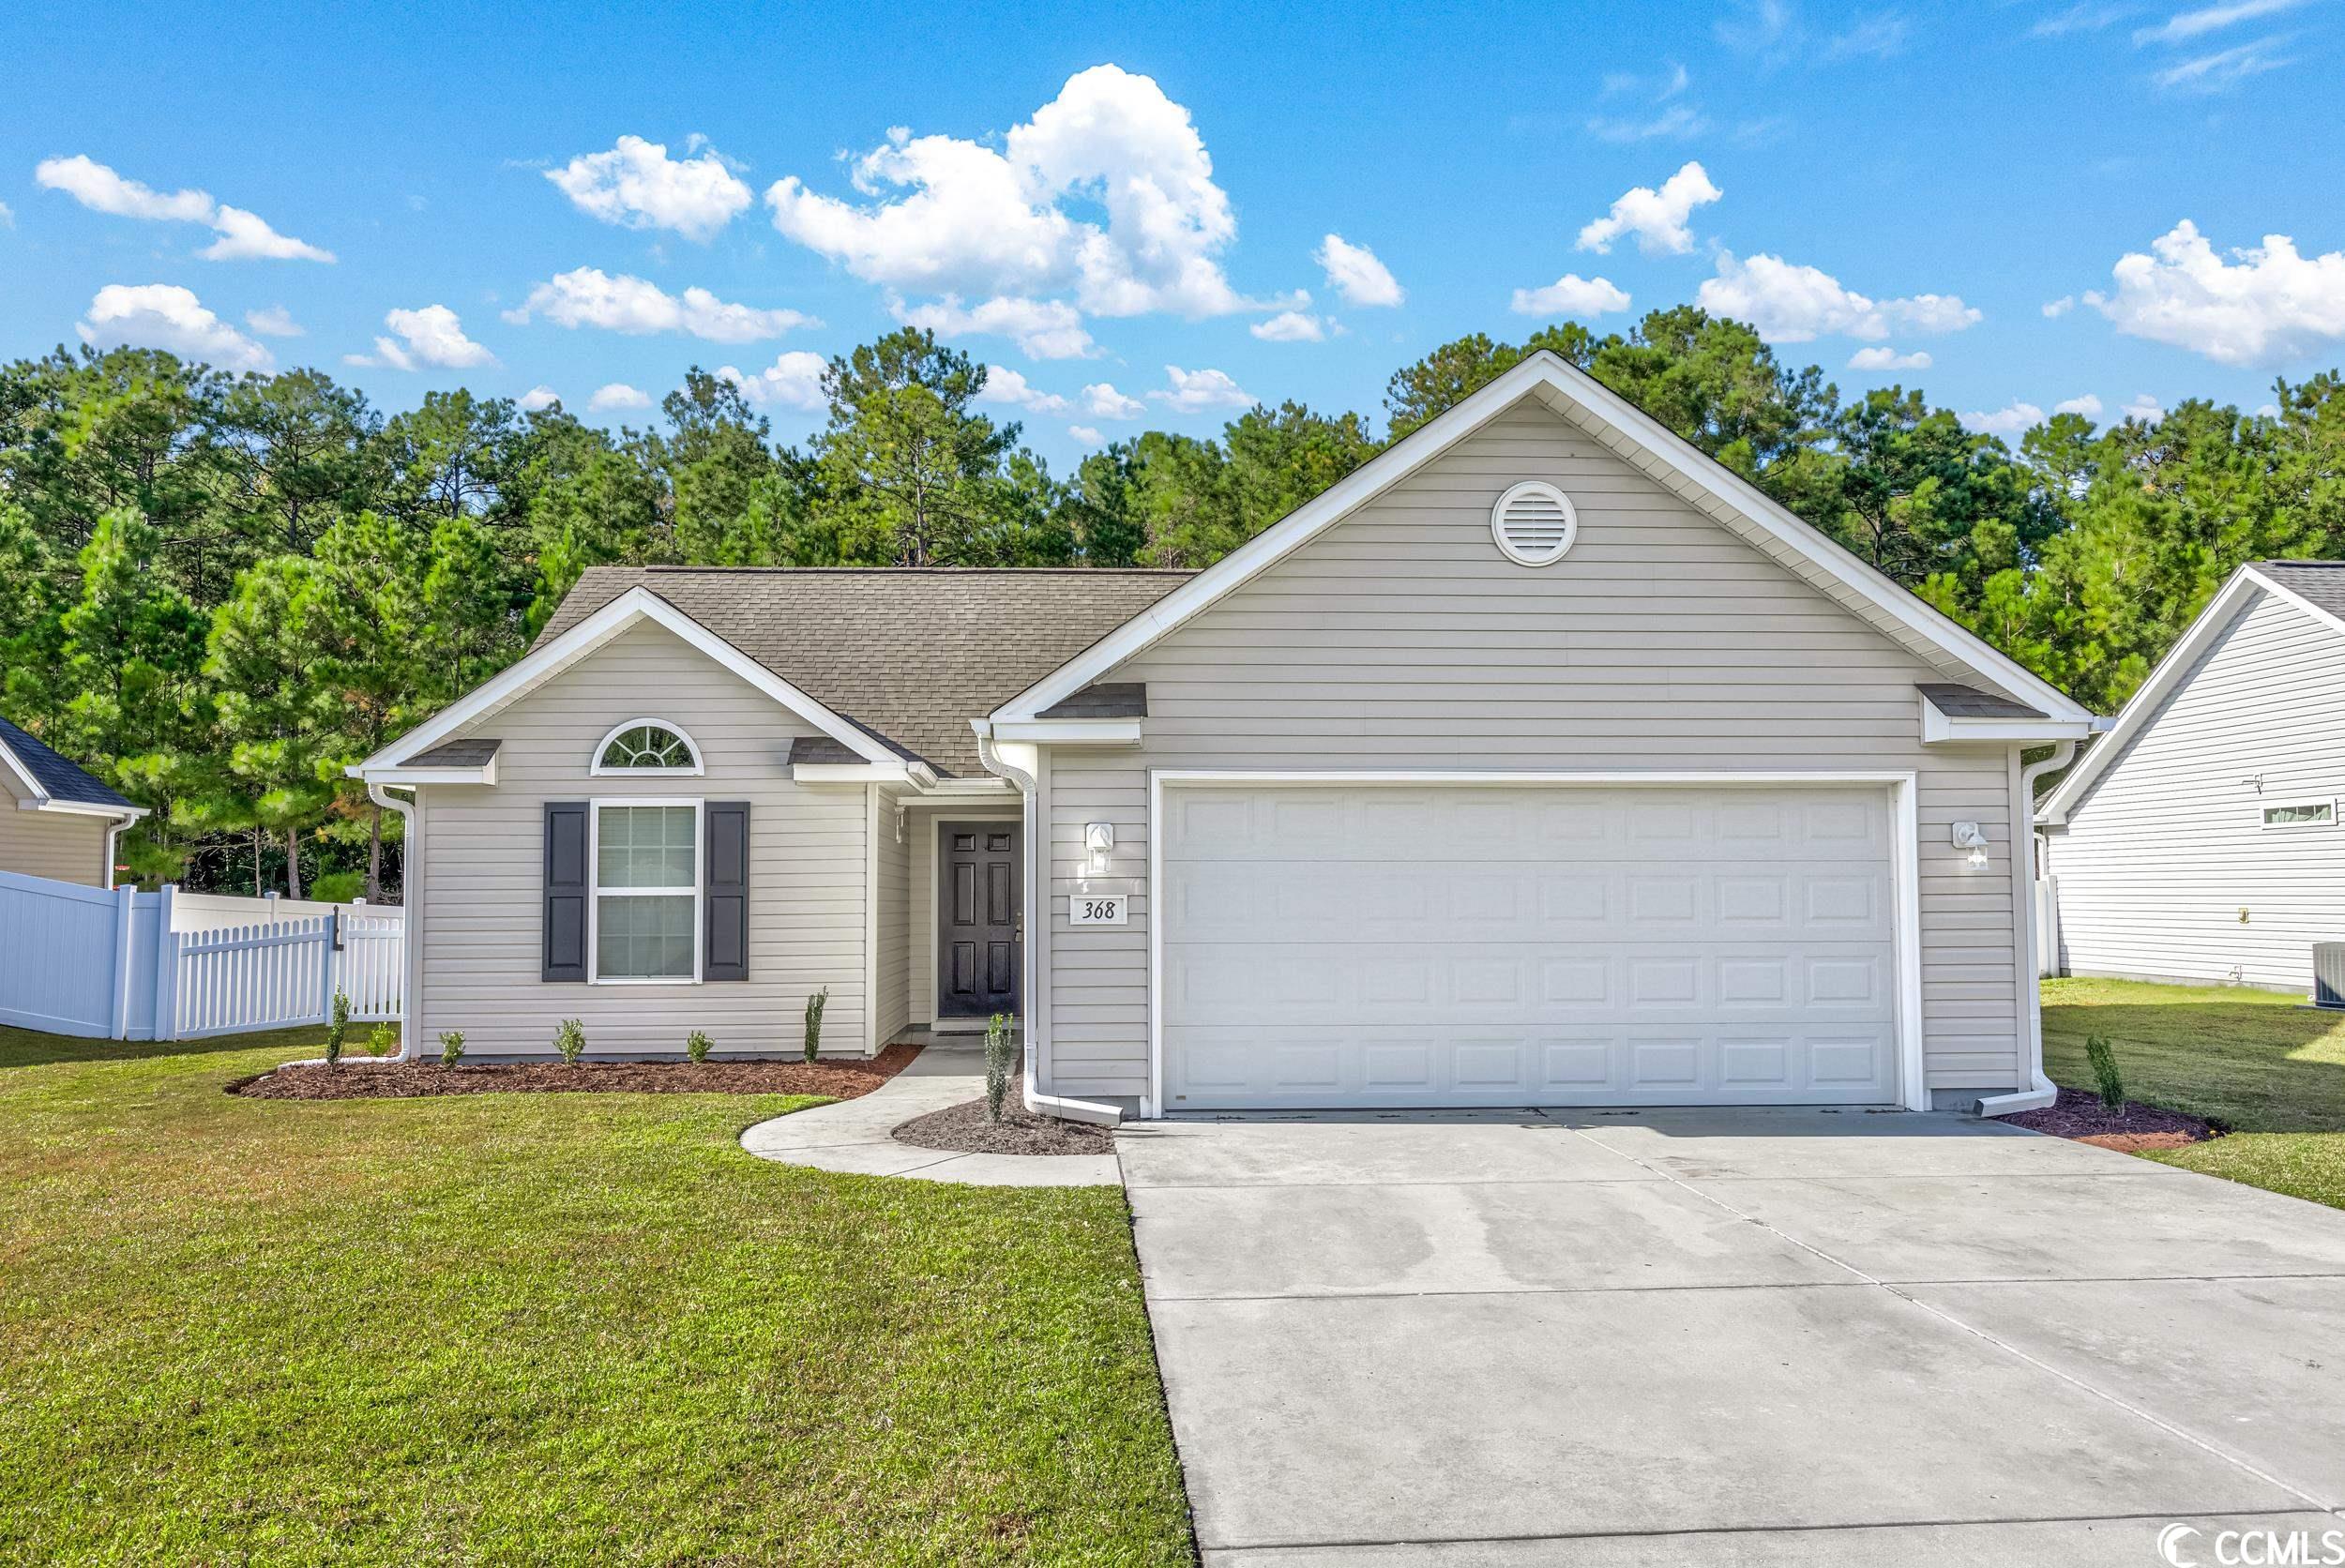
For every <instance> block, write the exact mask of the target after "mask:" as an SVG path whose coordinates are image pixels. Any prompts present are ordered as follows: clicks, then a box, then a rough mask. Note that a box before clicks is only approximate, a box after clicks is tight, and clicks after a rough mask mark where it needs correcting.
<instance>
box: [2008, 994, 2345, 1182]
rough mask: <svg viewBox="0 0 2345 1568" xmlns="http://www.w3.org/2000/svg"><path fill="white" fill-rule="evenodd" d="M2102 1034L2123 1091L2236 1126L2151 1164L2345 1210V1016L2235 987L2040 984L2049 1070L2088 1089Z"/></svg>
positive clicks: (2162, 1154) (2066, 1083)
mask: <svg viewBox="0 0 2345 1568" xmlns="http://www.w3.org/2000/svg"><path fill="white" fill-rule="evenodd" d="M2093 1034H2101V1035H2106V1036H2107V1037H2108V1039H2109V1043H2110V1046H2111V1047H2112V1048H2114V1049H2115V1050H2116V1053H2117V1062H2118V1064H2119V1066H2120V1067H2122V1068H2123V1069H2124V1071H2125V1075H2126V1093H2127V1094H2128V1095H2129V1096H2130V1097H2131V1098H2133V1099H2136V1100H2140V1101H2142V1102H2143V1103H2145V1104H2148V1105H2155V1106H2164V1107H2166V1108H2169V1109H2171V1110H2180V1111H2186V1112H2188V1113H2190V1114H2191V1115H2194V1116H2204V1117H2208V1118H2211V1119H2213V1120H2215V1121H2218V1122H2222V1123H2227V1124H2229V1125H2230V1126H2231V1127H2232V1128H2233V1129H2235V1130H2234V1132H2233V1134H2232V1137H2229V1138H2216V1140H2214V1141H2213V1142H2211V1143H2201V1144H2194V1145H2192V1146H2191V1147H2189V1148H2186V1149H2171V1150H2165V1151H2162V1152H2159V1153H2152V1154H2147V1155H2144V1156H2143V1157H2144V1158H2148V1159H2158V1160H2163V1161H2164V1162H2166V1163H2167V1164H2169V1165H2179V1166H2184V1167H2186V1168H2189V1169H2192V1170H2203V1171H2205V1172H2207V1173H2208V1174H2210V1175H2215V1176H2227V1177H2230V1178H2231V1179H2232V1180H2233V1181H2237V1182H2246V1183H2248V1184H2251V1185H2254V1186H2259V1187H2269V1188H2270V1189H2271V1190H2273V1191H2274V1192H2285V1193H2290V1194H2292V1195H2294V1196H2295V1197H2298V1198H2308V1199H2313V1200H2314V1201H2315V1202H2319V1203H2328V1204H2332V1205H2334V1206H2336V1207H2337V1208H2345V1014H2337V1013H2326V1012H2316V1011H2314V1010H2313V1009H2311V1008H2309V1007H2306V1006H2303V1005H2301V999H2299V998H2295V997H2292V996H2285V995H2281V994H2279V993H2277V992H2272V991H2254V990H2247V989H2244V988H2234V987H2214V986H2153V985H2145V984H2143V983H2141V982H2139V981H2132V980H2047V981H2045V982H2044V1068H2045V1070H2046V1071H2047V1072H2049V1073H2050V1075H2051V1078H2052V1081H2054V1082H2055V1083H2059V1084H2062V1085H2064V1086H2065V1087H2067V1088H2071V1089H2090V1088H2092V1087H2093V1075H2092V1072H2091V1070H2090V1069H2088V1068H2087V1067H2086V1066H2085V1064H2084V1042H2085V1039H2086V1037H2087V1036H2088V1035H2093Z"/></svg>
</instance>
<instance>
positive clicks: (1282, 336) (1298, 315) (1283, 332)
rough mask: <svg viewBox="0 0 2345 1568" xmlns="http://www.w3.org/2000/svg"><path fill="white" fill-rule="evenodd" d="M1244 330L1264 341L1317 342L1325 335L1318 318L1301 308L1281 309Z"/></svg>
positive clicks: (1325, 332) (1325, 330)
mask: <svg viewBox="0 0 2345 1568" xmlns="http://www.w3.org/2000/svg"><path fill="white" fill-rule="evenodd" d="M1246 330H1247V331H1248V332H1250V333H1252V334H1253V335H1254V336H1255V337H1257V338H1260V339H1262V340H1263V342H1265V343H1317V342H1322V341H1324V340H1325V339H1326V337H1327V329H1326V327H1325V326H1324V324H1322V323H1321V321H1320V319H1319V318H1318V317H1317V316H1314V315H1310V314H1309V313H1307V312H1305V311H1302V310H1281V311H1279V312H1278V314H1277V315H1275V316H1273V317H1271V318H1270V319H1269V320H1268V321H1261V322H1256V323H1255V324H1253V325H1251V326H1249V327H1248V328H1247V329H1246Z"/></svg>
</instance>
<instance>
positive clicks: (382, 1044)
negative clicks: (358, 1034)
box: [367, 1022, 399, 1056]
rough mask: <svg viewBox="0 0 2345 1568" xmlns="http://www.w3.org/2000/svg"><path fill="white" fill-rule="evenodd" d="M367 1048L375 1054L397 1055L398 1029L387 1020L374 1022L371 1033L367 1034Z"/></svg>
mask: <svg viewBox="0 0 2345 1568" xmlns="http://www.w3.org/2000/svg"><path fill="white" fill-rule="evenodd" d="M367 1049H369V1050H371V1051H372V1052H374V1054H375V1055H377V1056H397V1055H398V1054H399V1031H398V1030H397V1029H396V1028H394V1027H393V1026H392V1025H391V1024H389V1023H387V1022H386V1023H378V1024H376V1025H375V1026H374V1030H373V1033H370V1034H369V1035H368V1036H367Z"/></svg>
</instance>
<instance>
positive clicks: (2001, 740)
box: [1914, 692, 2097, 746]
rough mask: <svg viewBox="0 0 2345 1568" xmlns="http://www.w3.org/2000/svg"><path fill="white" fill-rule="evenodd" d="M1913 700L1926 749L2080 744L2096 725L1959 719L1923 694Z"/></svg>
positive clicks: (2086, 721) (2067, 721)
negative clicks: (2016, 743) (2018, 743)
mask: <svg viewBox="0 0 2345 1568" xmlns="http://www.w3.org/2000/svg"><path fill="white" fill-rule="evenodd" d="M1914 701H1916V702H1918V703H1920V704H1921V712H1922V744H1923V745H1924V746H1946V745H1959V744H1962V743H1965V742H1986V743H1989V744H1993V745H2008V744H2009V743H2011V742H2013V741H2022V742H2040V741H2080V740H2082V739H2083V738H2084V737H2085V736H2087V735H2089V734H2091V733H2092V732H2093V730H2094V727H2095V724H2096V722H2097V721H2096V720H2094V719H2082V720H2079V719H2071V718H2019V717H2005V718H1958V717H1956V716H1954V715H1952V714H1948V713H1945V712H1943V711H1942V710H1941V709H1940V708H1939V706H1938V704H1937V703H1935V702H1933V701H1930V700H1929V697H1927V696H1926V695H1924V694H1922V693H1920V692H1915V693H1914Z"/></svg>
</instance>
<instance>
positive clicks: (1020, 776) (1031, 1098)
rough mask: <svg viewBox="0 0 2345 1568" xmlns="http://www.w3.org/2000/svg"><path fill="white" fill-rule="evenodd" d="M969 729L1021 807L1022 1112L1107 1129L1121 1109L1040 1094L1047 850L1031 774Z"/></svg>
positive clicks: (984, 727) (977, 723) (986, 733)
mask: <svg viewBox="0 0 2345 1568" xmlns="http://www.w3.org/2000/svg"><path fill="white" fill-rule="evenodd" d="M970 725H971V728H973V729H975V730H976V732H977V761H980V762H983V763H984V764H985V771H986V772H988V773H990V774H992V775H993V776H995V777H997V778H1006V779H1008V780H1009V781H1010V783H1012V784H1014V785H1016V786H1017V788H1018V795H1019V799H1020V800H1021V802H1022V803H1023V805H1024V812H1023V817H1022V825H1021V841H1022V842H1023V844H1024V845H1025V850H1024V853H1025V857H1026V863H1027V864H1026V867H1025V870H1026V872H1027V875H1026V877H1025V883H1026V892H1025V900H1024V901H1025V920H1026V932H1027V937H1026V940H1025V941H1024V942H1021V943H1020V944H1019V945H1020V949H1021V952H1020V956H1019V962H1020V964H1021V970H1020V981H1021V985H1023V987H1024V993H1023V994H1024V996H1025V998H1026V1049H1025V1052H1024V1055H1025V1058H1026V1075H1025V1084H1024V1086H1023V1098H1024V1100H1025V1103H1026V1108H1027V1109H1028V1110H1029V1111H1032V1112H1033V1113H1034V1114H1035V1115H1036V1116H1055V1117H1057V1118H1058V1119H1059V1120H1060V1121H1062V1122H1088V1123H1092V1124H1093V1125H1095V1126H1101V1127H1112V1126H1114V1125H1115V1124H1116V1123H1119V1122H1121V1121H1123V1120H1124V1112H1123V1109H1122V1108H1120V1107H1117V1106H1111V1105H1102V1104H1100V1103H1099V1102H1098V1101H1097V1100H1078V1099H1072V1098H1069V1097H1068V1096H1067V1095H1064V1094H1045V1093H1042V1089H1041V1079H1040V1078H1039V1077H1038V1076H1037V1075H1036V1070H1035V1063H1036V1062H1037V1061H1038V1060H1040V1058H1041V1055H1042V1042H1041V1041H1040V1040H1039V1039H1037V1038H1036V1035H1035V1030H1034V1016H1035V1015H1034V998H1035V964H1034V950H1035V942H1034V933H1035V932H1036V931H1037V930H1039V929H1041V925H1040V922H1042V921H1044V920H1047V919H1049V918H1050V914H1049V911H1048V908H1047V906H1046V905H1045V904H1044V903H1043V901H1042V900H1043V898H1044V891H1043V890H1044V888H1045V885H1046V882H1045V876H1044V875H1042V874H1041V873H1047V871H1048V870H1049V860H1048V855H1049V846H1048V845H1047V844H1045V843H1044V842H1043V840H1042V839H1041V838H1039V837H1036V822H1035V791H1036V780H1035V776H1034V775H1032V774H1030V773H1028V772H1026V771H1025V770H1024V769H1023V768H1019V767H1013V766H1011V765H1010V764H1009V763H1008V762H1006V761H1003V760H1002V756H1001V753H999V752H997V751H996V750H994V749H993V731H992V727H991V725H989V724H988V723H987V722H986V721H985V720H984V719H981V718H979V719H972V720H971V721H970Z"/></svg>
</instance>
